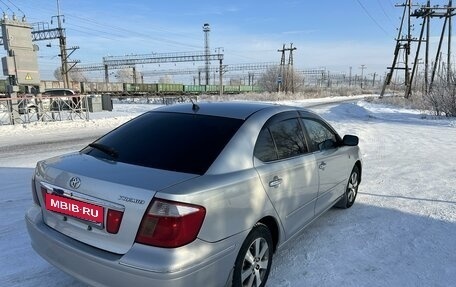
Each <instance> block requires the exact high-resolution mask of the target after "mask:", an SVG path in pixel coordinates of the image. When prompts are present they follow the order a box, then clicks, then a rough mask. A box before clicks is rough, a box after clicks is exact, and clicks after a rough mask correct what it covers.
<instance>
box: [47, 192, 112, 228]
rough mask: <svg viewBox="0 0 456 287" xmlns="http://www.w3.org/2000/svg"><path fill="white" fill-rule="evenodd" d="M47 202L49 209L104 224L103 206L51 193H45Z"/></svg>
mask: <svg viewBox="0 0 456 287" xmlns="http://www.w3.org/2000/svg"><path fill="white" fill-rule="evenodd" d="M45 202H46V209H47V210H50V211H54V212H58V213H61V214H65V215H69V216H72V217H75V218H79V219H82V220H87V221H91V222H95V223H97V224H103V217H104V216H103V215H104V209H103V207H102V206H98V205H95V204H91V203H87V202H82V201H79V200H75V199H72V198H67V197H63V196H59V195H54V194H49V193H45Z"/></svg>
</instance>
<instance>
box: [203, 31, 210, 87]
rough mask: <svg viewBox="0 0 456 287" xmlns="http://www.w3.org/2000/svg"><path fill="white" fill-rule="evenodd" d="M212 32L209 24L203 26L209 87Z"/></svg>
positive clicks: (205, 66) (207, 83)
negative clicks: (210, 35) (210, 39)
mask: <svg viewBox="0 0 456 287" xmlns="http://www.w3.org/2000/svg"><path fill="white" fill-rule="evenodd" d="M210 31H211V28H210V27H209V24H208V23H206V24H204V25H203V32H204V52H205V55H206V61H205V63H204V64H205V65H204V68H205V73H206V85H209V65H210V61H209V54H210V49H209V32H210Z"/></svg>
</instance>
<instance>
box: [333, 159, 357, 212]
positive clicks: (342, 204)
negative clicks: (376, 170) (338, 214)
mask: <svg viewBox="0 0 456 287" xmlns="http://www.w3.org/2000/svg"><path fill="white" fill-rule="evenodd" d="M359 175H360V173H359V168H358V166H357V165H355V166H354V167H353V170H352V172H351V174H350V177H349V178H348V183H347V188H346V189H345V193H344V195H343V196H342V198H341V199H340V200H339V201H338V202H337V203H336V205H335V206H336V207H339V208H350V207H351V206H352V205H353V203H355V199H356V196H357V195H358V186H359V179H360V176H359Z"/></svg>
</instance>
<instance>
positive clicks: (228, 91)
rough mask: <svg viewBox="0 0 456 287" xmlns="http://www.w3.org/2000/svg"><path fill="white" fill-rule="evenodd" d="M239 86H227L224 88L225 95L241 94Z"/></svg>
mask: <svg viewBox="0 0 456 287" xmlns="http://www.w3.org/2000/svg"><path fill="white" fill-rule="evenodd" d="M239 91H240V90H239V86H237V85H227V86H223V92H224V93H225V94H239Z"/></svg>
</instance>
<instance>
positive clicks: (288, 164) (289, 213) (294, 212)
mask: <svg viewBox="0 0 456 287" xmlns="http://www.w3.org/2000/svg"><path fill="white" fill-rule="evenodd" d="M255 163H256V164H255V167H256V170H257V171H258V174H259V176H260V178H261V181H262V184H263V186H264V189H265V190H266V192H267V194H268V196H269V199H270V200H271V202H272V204H273V205H274V208H275V210H276V212H277V214H278V215H279V218H280V221H281V222H282V224H283V226H284V230H285V234H286V237H287V238H288V237H290V236H291V235H292V234H294V233H295V232H297V231H298V230H299V229H300V228H301V227H302V226H303V225H305V224H306V223H307V222H309V221H311V220H312V218H313V217H314V215H315V213H314V212H315V200H316V199H317V194H318V172H317V170H316V164H315V157H314V155H313V154H306V155H302V156H298V157H295V158H291V159H286V160H281V161H276V162H271V163H262V162H261V161H260V160H257V159H256V160H255ZM275 184H278V185H275Z"/></svg>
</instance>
